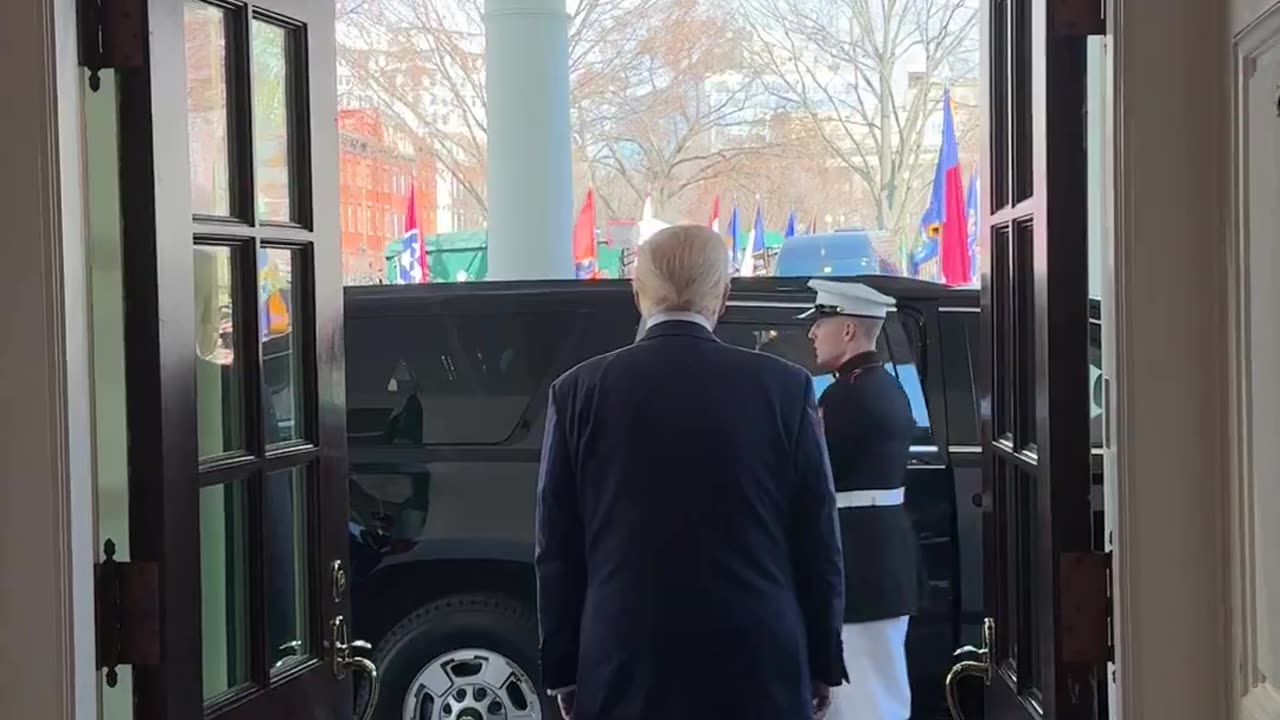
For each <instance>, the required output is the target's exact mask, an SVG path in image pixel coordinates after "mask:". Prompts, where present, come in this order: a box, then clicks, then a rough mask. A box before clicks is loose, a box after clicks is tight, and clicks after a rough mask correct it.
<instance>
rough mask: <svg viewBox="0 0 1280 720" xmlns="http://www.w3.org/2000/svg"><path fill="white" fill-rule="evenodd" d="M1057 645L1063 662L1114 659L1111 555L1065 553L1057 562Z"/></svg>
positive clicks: (1099, 661) (1098, 661) (1090, 661)
mask: <svg viewBox="0 0 1280 720" xmlns="http://www.w3.org/2000/svg"><path fill="white" fill-rule="evenodd" d="M1058 597H1059V602H1060V603H1061V614H1060V615H1059V618H1060V622H1059V626H1058V642H1059V651H1060V654H1061V657H1062V659H1063V660H1064V661H1066V662H1079V663H1093V664H1101V663H1105V662H1107V661H1109V660H1112V659H1114V642H1113V637H1114V635H1113V632H1112V625H1113V623H1112V613H1111V608H1112V602H1111V597H1112V593H1111V553H1109V552H1069V553H1063V554H1062V555H1061V556H1060V559H1059V561H1058Z"/></svg>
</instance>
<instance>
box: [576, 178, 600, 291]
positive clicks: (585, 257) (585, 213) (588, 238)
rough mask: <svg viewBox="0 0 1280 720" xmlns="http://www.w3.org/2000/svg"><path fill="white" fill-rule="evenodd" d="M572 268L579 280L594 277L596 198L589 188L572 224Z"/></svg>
mask: <svg viewBox="0 0 1280 720" xmlns="http://www.w3.org/2000/svg"><path fill="white" fill-rule="evenodd" d="M573 267H574V274H575V275H576V276H577V277H578V278H579V279H594V278H595V277H596V198H595V194H594V193H593V192H592V191H591V188H587V198H586V199H585V200H583V201H582V210H580V211H579V212H578V221H577V222H575V223H574V224H573Z"/></svg>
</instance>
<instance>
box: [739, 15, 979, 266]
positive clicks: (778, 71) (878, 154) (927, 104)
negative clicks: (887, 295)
mask: <svg viewBox="0 0 1280 720" xmlns="http://www.w3.org/2000/svg"><path fill="white" fill-rule="evenodd" d="M741 2H742V5H741V16H742V18H743V21H744V22H745V23H746V24H747V25H748V26H749V27H751V29H752V34H753V37H754V41H755V42H754V45H753V52H752V53H751V54H750V56H749V57H751V58H752V59H753V60H754V61H755V63H756V67H757V68H758V70H759V72H760V73H761V74H762V75H763V76H765V77H767V78H768V81H767V86H768V88H769V92H770V93H771V94H772V95H774V96H775V97H776V98H778V99H779V101H781V103H782V104H783V105H784V106H785V107H786V108H787V109H788V110H790V111H791V112H794V113H797V114H799V115H801V116H803V117H806V118H808V120H809V122H810V123H811V125H812V128H813V130H814V132H815V133H816V134H817V136H818V137H819V138H820V139H821V140H822V142H823V144H825V146H826V148H827V150H828V151H829V153H830V157H831V158H834V160H835V161H836V162H838V163H839V164H840V165H842V166H844V167H847V168H848V170H849V171H850V172H852V173H853V174H854V176H855V177H857V178H858V180H859V181H860V182H861V183H862V184H863V185H864V186H865V187H866V189H867V191H868V194H869V195H870V197H871V198H872V199H873V202H874V213H872V215H873V217H874V221H875V223H876V224H878V225H879V226H880V227H882V228H887V229H889V230H891V231H892V232H893V234H894V235H895V236H896V237H899V238H902V239H904V240H907V241H908V242H909V241H910V239H912V238H914V237H915V236H916V235H917V234H918V233H915V232H914V228H915V225H916V223H918V221H919V212H920V211H921V209H922V207H923V204H924V202H923V199H924V198H925V197H926V196H927V190H928V188H929V187H930V182H931V181H932V179H933V162H932V161H933V159H934V158H933V157H932V156H931V155H930V156H929V157H922V150H923V149H924V148H926V147H930V145H931V142H932V141H933V138H930V137H926V135H925V130H926V128H927V127H928V125H929V120H930V119H931V118H936V117H937V113H938V112H939V109H940V107H941V101H942V89H943V87H944V85H945V84H946V83H947V82H949V81H953V80H958V79H966V80H967V79H970V78H972V77H973V76H974V74H975V72H976V67H977V40H978V38H977V17H978V13H977V7H976V3H975V2H974V0H741Z"/></svg>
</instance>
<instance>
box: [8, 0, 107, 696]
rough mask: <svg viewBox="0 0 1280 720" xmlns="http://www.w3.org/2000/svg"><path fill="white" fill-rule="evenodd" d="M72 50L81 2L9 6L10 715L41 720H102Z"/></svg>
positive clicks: (44, 0)
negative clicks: (95, 627)
mask: <svg viewBox="0 0 1280 720" xmlns="http://www.w3.org/2000/svg"><path fill="white" fill-rule="evenodd" d="M75 37H76V34H75V2H74V0H8V1H7V2H4V3H0V67H5V68H9V69H11V70H12V72H9V73H7V75H6V80H5V94H4V99H5V103H6V105H7V107H8V108H10V109H11V110H10V112H8V113H7V114H6V116H5V123H4V132H0V217H3V218H4V222H5V227H4V240H3V248H4V262H0V328H3V329H4V341H3V342H0V368H3V372H0V409H2V412H0V578H3V582H2V583H0V586H2V587H3V590H0V638H2V639H3V642H0V678H3V696H2V697H0V705H2V706H3V711H2V713H0V714H3V715H4V717H14V718H40V720H70V719H71V718H86V719H88V718H93V717H95V715H96V700H95V682H96V681H95V674H94V656H93V653H94V640H93V605H92V596H93V585H92V573H93V567H92V562H93V546H94V537H93V517H92V488H91V485H90V480H91V472H92V471H91V460H92V458H91V455H90V452H89V448H90V442H89V432H90V427H91V423H90V408H89V373H88V330H87V326H86V324H85V321H84V314H85V313H84V310H85V307H86V305H87V301H86V297H85V287H86V283H85V276H84V267H85V263H84V234H83V216H82V208H81V198H80V195H81V188H80V172H79V171H80V164H81V154H80V145H79V132H80V112H79V92H78V87H79V83H78V69H77V67H76V47H75ZM64 178H65V179H67V182H65V183H63V182H61V181H62V179H64Z"/></svg>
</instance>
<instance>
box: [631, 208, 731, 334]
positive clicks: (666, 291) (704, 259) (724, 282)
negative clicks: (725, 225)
mask: <svg viewBox="0 0 1280 720" xmlns="http://www.w3.org/2000/svg"><path fill="white" fill-rule="evenodd" d="M631 284H632V287H633V288H634V289H635V294H636V302H637V304H639V306H640V312H641V314H643V315H644V316H645V317H651V316H653V315H656V314H657V313H662V312H695V313H698V314H699V315H702V316H703V317H705V318H707V319H708V320H711V321H713V322H714V321H715V320H716V318H718V317H719V316H720V312H721V310H723V308H724V301H725V297H726V294H727V293H728V289H729V256H728V250H727V249H726V248H725V244H724V239H723V238H721V237H720V235H719V234H718V233H716V232H715V231H713V230H712V229H711V228H708V227H703V226H701V225H673V226H671V227H668V228H663V229H662V230H659V231H658V232H656V233H654V234H653V235H652V236H651V237H650V238H649V239H648V240H646V241H645V243H644V244H643V245H641V246H640V249H639V251H638V252H637V253H636V265H635V271H634V274H633V277H632V280H631Z"/></svg>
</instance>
